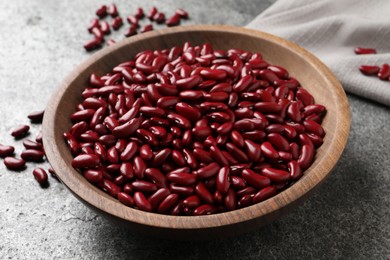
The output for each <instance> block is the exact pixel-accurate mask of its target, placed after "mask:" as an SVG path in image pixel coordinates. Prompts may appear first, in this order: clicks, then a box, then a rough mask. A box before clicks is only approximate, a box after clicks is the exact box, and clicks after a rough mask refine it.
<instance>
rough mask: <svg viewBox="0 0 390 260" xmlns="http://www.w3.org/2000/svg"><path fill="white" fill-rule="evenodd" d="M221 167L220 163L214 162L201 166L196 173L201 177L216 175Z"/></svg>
mask: <svg viewBox="0 0 390 260" xmlns="http://www.w3.org/2000/svg"><path fill="white" fill-rule="evenodd" d="M219 169H220V167H219V165H218V163H215V162H213V163H210V164H209V165H207V166H205V167H202V168H199V169H198V170H197V171H196V173H197V176H198V177H199V178H202V179H205V178H210V177H212V176H214V175H216V174H217V173H218V171H219Z"/></svg>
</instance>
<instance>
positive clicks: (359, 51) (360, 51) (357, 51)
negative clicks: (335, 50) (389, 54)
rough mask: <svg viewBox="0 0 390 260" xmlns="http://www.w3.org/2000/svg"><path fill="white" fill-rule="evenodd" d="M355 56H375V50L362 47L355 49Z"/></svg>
mask: <svg viewBox="0 0 390 260" xmlns="http://www.w3.org/2000/svg"><path fill="white" fill-rule="evenodd" d="M354 51H355V54H358V55H359V54H376V50H375V49H374V48H363V47H356V48H355V50H354Z"/></svg>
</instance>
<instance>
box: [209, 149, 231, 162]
mask: <svg viewBox="0 0 390 260" xmlns="http://www.w3.org/2000/svg"><path fill="white" fill-rule="evenodd" d="M210 154H211V157H212V158H213V159H214V160H215V161H216V162H217V163H218V164H220V165H223V166H229V162H228V160H227V159H226V158H225V157H224V156H223V154H222V152H221V150H220V149H219V148H218V147H217V146H215V145H212V146H211V147H210Z"/></svg>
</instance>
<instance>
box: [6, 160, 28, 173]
mask: <svg viewBox="0 0 390 260" xmlns="http://www.w3.org/2000/svg"><path fill="white" fill-rule="evenodd" d="M3 162H4V165H5V166H6V167H7V168H8V169H9V170H12V171H20V170H23V169H24V168H25V167H26V161H25V160H23V159H18V158H15V157H5V158H4V161H3Z"/></svg>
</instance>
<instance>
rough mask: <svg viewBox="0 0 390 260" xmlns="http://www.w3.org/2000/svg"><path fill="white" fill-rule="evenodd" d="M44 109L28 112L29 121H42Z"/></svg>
mask: <svg viewBox="0 0 390 260" xmlns="http://www.w3.org/2000/svg"><path fill="white" fill-rule="evenodd" d="M44 113H45V111H44V110H41V111H34V112H31V113H30V114H28V116H27V117H28V118H29V119H30V121H31V122H33V123H41V122H42V119H43V115H44Z"/></svg>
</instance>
